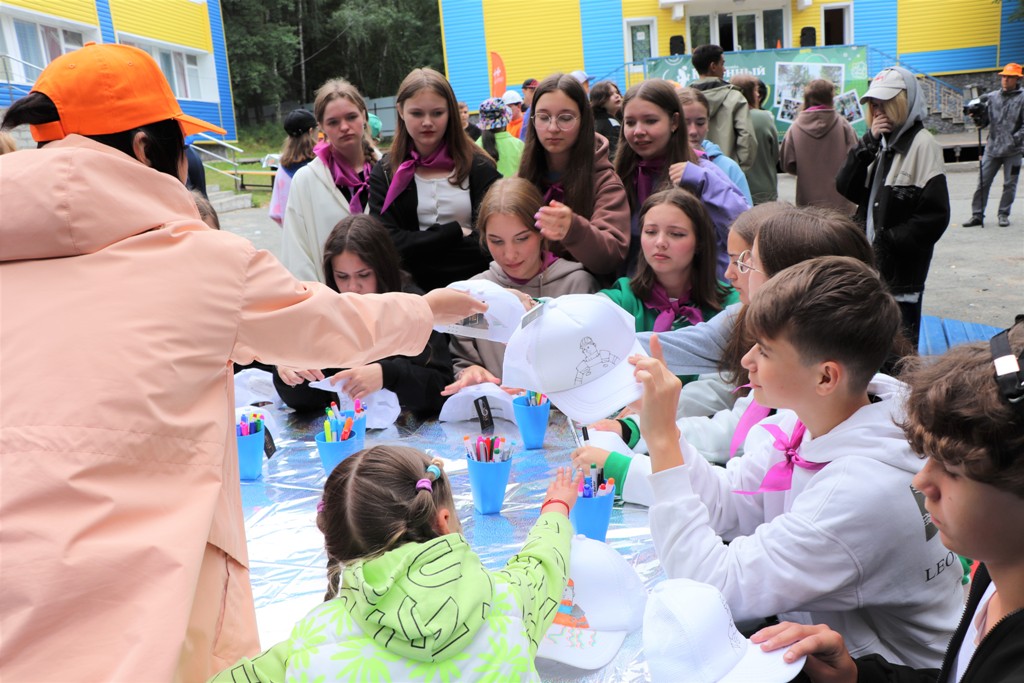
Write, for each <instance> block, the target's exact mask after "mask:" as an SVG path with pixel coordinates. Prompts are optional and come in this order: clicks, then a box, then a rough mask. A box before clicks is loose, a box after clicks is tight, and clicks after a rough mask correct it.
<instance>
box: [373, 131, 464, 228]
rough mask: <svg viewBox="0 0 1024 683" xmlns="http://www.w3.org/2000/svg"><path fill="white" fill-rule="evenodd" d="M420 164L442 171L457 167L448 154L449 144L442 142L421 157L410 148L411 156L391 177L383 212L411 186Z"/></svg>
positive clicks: (382, 208)
mask: <svg viewBox="0 0 1024 683" xmlns="http://www.w3.org/2000/svg"><path fill="white" fill-rule="evenodd" d="M420 166H422V167H423V168H435V169H440V170H442V171H450V170H452V169H453V168H455V162H453V161H452V158H451V156H449V155H448V144H447V143H441V144H440V145H438V146H437V149H435V150H434V151H433V152H431V153H430V154H428V155H427V156H425V157H421V156H420V154H419V152H417V151H416V150H415V149H410V150H409V158H408V159H406V160H405V161H403V162H402V163H401V164H399V165H398V170H397V171H395V177H394V178H392V179H391V186H390V187H389V188H388V193H387V194H386V195H385V196H384V206H382V207H381V209H380V212H381V213H384V212H385V211H387V210H388V207H389V206H391V202H393V201H395V200H396V199H397V198H398V195H400V194H402V192H404V191H405V188H407V187H409V183H411V182H412V179H413V177H414V176H415V175H416V169H417V168H419V167H420Z"/></svg>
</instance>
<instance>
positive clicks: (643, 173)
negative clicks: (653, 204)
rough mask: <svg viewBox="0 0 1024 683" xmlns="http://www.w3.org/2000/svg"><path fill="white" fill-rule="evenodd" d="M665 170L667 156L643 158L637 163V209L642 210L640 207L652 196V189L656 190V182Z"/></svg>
mask: <svg viewBox="0 0 1024 683" xmlns="http://www.w3.org/2000/svg"><path fill="white" fill-rule="evenodd" d="M664 170H665V158H664V157H661V158H659V159H641V160H640V161H639V162H638V163H637V165H636V210H637V212H639V211H640V207H641V206H643V205H644V202H645V201H647V198H648V197H650V196H651V191H652V190H654V184H655V183H657V182H658V179H659V178H661V173H662V171H664Z"/></svg>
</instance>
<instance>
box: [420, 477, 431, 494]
mask: <svg viewBox="0 0 1024 683" xmlns="http://www.w3.org/2000/svg"><path fill="white" fill-rule="evenodd" d="M416 490H417V491H420V490H425V491H430V492H431V493H433V491H434V488H433V486H431V484H430V480H429V479H420V480H419V481H417V482H416Z"/></svg>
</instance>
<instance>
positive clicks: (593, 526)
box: [570, 493, 615, 543]
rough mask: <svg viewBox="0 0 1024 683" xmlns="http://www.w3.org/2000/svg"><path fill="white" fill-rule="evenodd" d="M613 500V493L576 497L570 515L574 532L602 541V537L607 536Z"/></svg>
mask: <svg viewBox="0 0 1024 683" xmlns="http://www.w3.org/2000/svg"><path fill="white" fill-rule="evenodd" d="M614 502H615V494H614V493H608V494H606V495H603V496H594V497H593V498H583V497H582V496H581V497H579V498H577V499H576V505H574V506H573V508H572V514H571V515H570V518H571V519H572V525H573V527H574V528H575V529H576V533H578V534H583V535H584V536H586V537H587V538H592V539H594V540H595V541H601V542H602V543H604V539H605V538H606V537H607V536H608V523H609V522H610V521H611V518H612V503H614Z"/></svg>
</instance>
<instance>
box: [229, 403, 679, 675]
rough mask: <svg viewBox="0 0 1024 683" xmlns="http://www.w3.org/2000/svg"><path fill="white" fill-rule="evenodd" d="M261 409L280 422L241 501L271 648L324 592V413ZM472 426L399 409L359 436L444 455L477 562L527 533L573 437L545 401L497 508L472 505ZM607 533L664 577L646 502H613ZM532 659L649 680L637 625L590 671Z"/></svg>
mask: <svg viewBox="0 0 1024 683" xmlns="http://www.w3.org/2000/svg"><path fill="white" fill-rule="evenodd" d="M264 410H266V411H267V412H268V413H270V414H271V415H272V416H273V418H274V419H275V421H276V423H277V433H273V437H274V441H275V443H276V445H277V447H278V451H277V453H275V454H274V456H273V457H272V458H271V459H269V460H267V461H266V462H265V463H264V468H263V476H262V477H261V478H260V479H259V480H257V481H255V482H242V503H243V506H244V510H245V527H246V537H247V538H248V547H249V562H250V575H251V579H252V588H253V596H254V598H255V602H256V616H257V621H258V623H259V630H260V641H261V643H262V646H263V648H268V647H270V646H272V645H274V644H276V643H278V642H280V641H282V640H285V639H286V638H287V637H288V634H289V633H290V631H291V628H292V626H293V625H294V624H295V622H297V621H298V620H299V619H301V618H302V617H303V616H305V614H306V613H307V612H308V611H309V610H310V609H312V608H313V607H314V606H316V605H317V604H318V603H320V602H321V601H323V596H324V592H325V590H326V588H327V579H326V571H325V567H326V562H327V559H326V555H325V553H324V550H323V536H322V535H321V534H320V532H319V531H318V530H317V528H316V521H315V520H316V504H317V501H319V499H320V494H321V492H322V490H323V484H324V481H325V480H326V475H325V473H324V471H323V467H322V466H321V463H320V457H319V455H318V453H317V450H316V444H315V442H314V436H315V435H316V433H317V432H319V431H320V430H321V428H322V420H320V419H317V418H316V417H314V416H299V415H296V414H294V413H292V412H291V411H289V410H287V409H285V408H284V407H283V405H282V404H280V403H279V402H276V403H274V404H272V405H268V406H265V407H264ZM495 422H496V424H495V433H496V434H498V435H500V436H505V437H506V438H507V439H508V440H510V441H511V440H513V439H515V440H517V441H519V440H520V437H519V433H518V429H517V428H516V426H515V424H513V423H511V422H507V421H505V420H500V419H499V420H496V421H495ZM478 432H479V427H478V426H477V425H476V424H475V423H474V422H449V423H439V422H436V421H420V420H417V419H415V418H414V417H412V416H411V415H409V414H408V413H403V414H402V415H401V416H400V417H399V419H398V422H397V423H396V424H395V425H393V426H392V427H389V428H388V429H384V430H369V431H367V434H366V445H367V446H370V445H374V444H380V443H394V442H399V441H400V442H401V443H402V444H403V445H406V446H413V447H416V448H420V449H424V450H425V449H430V450H431V451H433V452H434V453H435V454H436V455H438V456H440V457H442V458H444V459H445V460H446V461H451V462H452V465H451V466H450V467H447V471H446V476H449V477H450V479H451V484H452V489H453V493H454V498H455V506H456V513H457V514H458V516H459V519H460V520H461V521H462V526H463V533H464V534H465V536H466V538H467V539H468V540H469V542H470V545H471V546H472V547H473V549H474V550H475V551H476V552H477V553H478V554H479V555H480V558H481V559H482V561H483V563H484V565H485V566H487V567H488V568H490V569H499V568H500V567H501V566H502V565H504V563H505V561H506V560H507V559H508V558H509V557H510V556H511V555H512V554H514V553H515V552H516V551H517V550H518V549H519V548H520V547H521V546H522V544H523V542H524V541H525V539H526V534H527V532H528V531H529V529H530V527H531V526H532V525H533V523H534V522H535V521H536V519H537V516H538V515H539V506H540V504H541V503H542V502H543V500H544V493H545V491H546V490H547V487H548V484H549V483H550V480H551V476H552V474H553V473H554V471H555V468H556V467H558V466H560V465H566V464H568V463H569V454H570V453H571V451H572V449H573V447H574V442H573V438H572V435H571V432H570V429H569V427H568V423H567V420H566V419H565V417H564V416H563V415H562V414H561V413H559V412H558V411H556V410H552V411H551V420H550V423H549V426H548V431H547V435H546V438H545V442H544V446H545V447H544V449H543V450H533V451H520V452H519V453H517V454H516V455H514V456H513V459H512V475H511V477H510V478H509V486H508V489H507V491H506V494H505V506H504V508H503V509H502V512H501V514H500V515H481V514H479V513H476V512H475V511H474V509H473V500H472V495H471V493H470V489H469V477H468V475H467V473H466V469H465V451H464V449H463V441H462V437H463V435H465V434H476V433H478ZM608 543H609V544H610V545H611V546H612V547H614V548H615V549H616V550H617V551H618V552H619V553H621V554H622V555H623V556H624V557H625V558H626V559H627V561H628V562H629V563H630V565H632V566H633V568H634V569H635V570H636V571H637V573H638V574H639V575H640V577H641V579H642V580H643V581H644V584H645V585H646V586H647V588H648V590H650V588H652V587H653V586H654V585H655V584H656V583H658V582H660V581H661V580H662V579H663V578H664V575H663V573H662V572H661V568H660V566H659V564H658V560H657V555H656V554H655V551H654V544H653V541H652V540H651V536H650V530H649V528H648V524H647V509H646V508H643V507H638V506H633V505H622V504H621V503H617V504H616V507H615V509H614V510H613V511H612V518H611V525H610V527H609V530H608ZM537 669H538V671H539V672H540V675H541V677H542V678H543V679H544V680H546V681H642V680H646V677H647V676H646V666H645V664H644V660H643V652H642V637H641V632H640V630H637V631H636V632H634V633H632V634H630V635H629V636H628V637H627V638H626V640H625V642H624V643H623V646H622V648H621V649H620V650H619V653H618V655H617V656H616V658H615V659H614V660H612V662H611V663H609V664H608V666H606V667H604V668H603V669H599V670H597V671H594V672H589V671H583V670H580V669H576V668H573V667H569V666H567V665H563V664H559V663H556V662H550V661H547V660H537Z"/></svg>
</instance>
